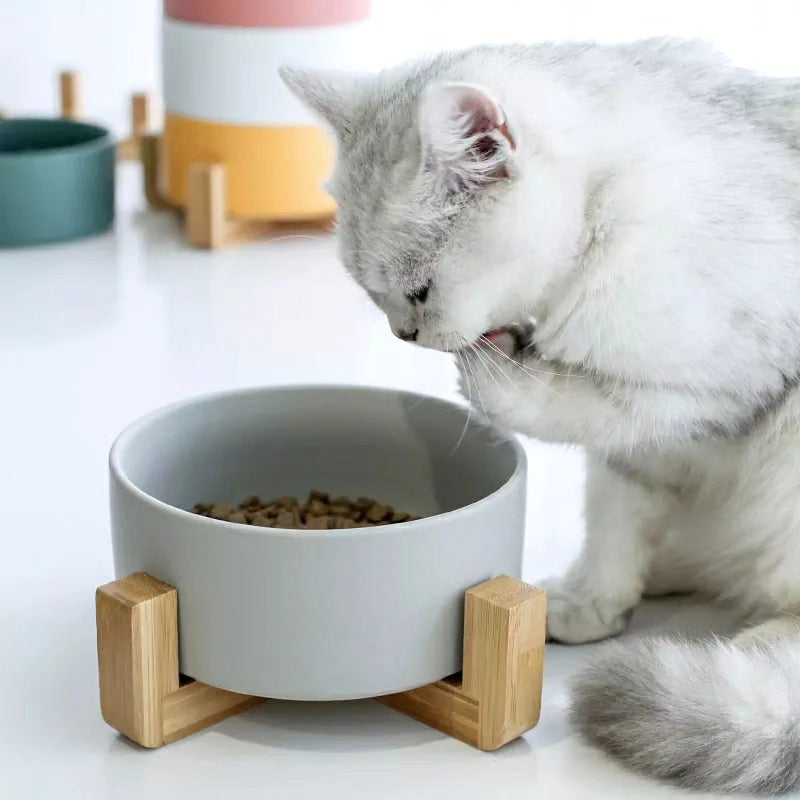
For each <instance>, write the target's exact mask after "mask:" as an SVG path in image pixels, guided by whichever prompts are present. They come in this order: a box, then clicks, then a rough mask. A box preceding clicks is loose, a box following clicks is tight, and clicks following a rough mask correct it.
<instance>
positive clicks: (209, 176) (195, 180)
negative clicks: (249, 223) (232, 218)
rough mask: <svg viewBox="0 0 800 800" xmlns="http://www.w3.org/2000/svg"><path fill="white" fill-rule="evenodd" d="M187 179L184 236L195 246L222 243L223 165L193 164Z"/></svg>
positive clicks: (205, 246)
mask: <svg viewBox="0 0 800 800" xmlns="http://www.w3.org/2000/svg"><path fill="white" fill-rule="evenodd" d="M187 179H188V184H187V192H186V238H187V239H188V240H189V243H190V244H192V245H194V246H195V247H203V248H207V249H212V250H213V249H215V248H217V247H221V246H222V245H223V244H224V243H225V238H226V236H225V233H226V227H227V219H226V212H225V205H226V203H225V195H226V175H225V167H224V165H222V164H192V165H191V166H190V167H189V172H188V175H187Z"/></svg>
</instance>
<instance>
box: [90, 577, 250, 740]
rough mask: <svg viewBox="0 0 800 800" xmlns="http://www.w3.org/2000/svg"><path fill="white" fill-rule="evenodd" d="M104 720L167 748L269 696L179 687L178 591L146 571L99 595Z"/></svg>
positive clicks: (133, 736) (191, 685)
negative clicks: (252, 695) (177, 740)
mask: <svg viewBox="0 0 800 800" xmlns="http://www.w3.org/2000/svg"><path fill="white" fill-rule="evenodd" d="M95 606H96V613H97V659H98V667H99V675H100V708H101V711H102V714H103V719H105V721H106V722H107V723H108V724H109V725H111V726H112V727H113V728H116V729H117V730H118V731H120V733H123V734H125V736H127V737H128V738H129V739H133V741H134V742H137V743H138V744H140V745H142V746H143V747H161V745H163V744H167V743H169V742H174V741H175V740H176V739H180V738H182V737H184V736H186V735H187V734H190V733H194V732H195V731H198V730H200V729H202V728H205V727H207V726H208V725H213V724H214V723H215V722H218V721H220V720H222V719H224V718H225V717H229V716H231V715H233V714H238V713H239V712H240V711H244V709H246V708H249V707H250V706H253V705H255V704H256V703H259V702H261V700H262V698H260V697H251V696H249V695H243V694H236V693H234V692H227V691H225V690H224V689H216V688H214V687H213V686H207V685H206V684H204V683H200V682H199V681H192V682H191V683H188V684H186V685H184V686H180V685H179V675H178V593H177V591H176V590H175V589H174V588H172V587H171V586H168V585H167V584H165V583H162V582H161V581H159V580H156V579H155V578H153V577H151V576H150V575H147V574H145V573H136V574H134V575H129V576H128V577H127V578H124V579H122V580H119V581H114V582H113V583H109V584H106V585H105V586H101V587H100V588H99V589H98V590H97V594H96V598H95Z"/></svg>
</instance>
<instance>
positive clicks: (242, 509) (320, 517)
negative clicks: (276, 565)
mask: <svg viewBox="0 0 800 800" xmlns="http://www.w3.org/2000/svg"><path fill="white" fill-rule="evenodd" d="M192 512H193V513H195V514H200V515H203V516H209V517H213V518H214V519H221V520H227V521H229V522H236V523H238V524H242V525H243V524H248V523H249V524H250V525H257V526H259V527H262V528H272V527H277V528H287V529H289V530H298V529H300V530H303V529H306V530H342V529H346V528H368V527H372V526H374V525H392V524H394V523H397V522H410V521H412V520H415V519H421V517H415V516H414V515H413V514H409V513H408V512H405V511H395V510H394V508H393V507H392V506H390V505H389V504H388V503H387V504H384V503H378V502H377V501H375V500H373V499H372V498H371V497H359V498H358V500H356V501H355V502H353V501H351V500H350V498H348V497H344V496H340V497H337V498H336V499H335V500H333V501H331V500H330V496H329V495H328V493H327V492H321V491H319V490H318V489H312V490H311V492H310V493H309V499H308V502H306V503H301V502H299V501H298V500H297V498H295V497H290V496H289V495H284V496H283V497H278V498H276V499H274V500H269V501H265V500H261V498H260V497H258V495H252V496H250V497H248V498H247V499H246V500H244V501H243V502H242V503H240V504H239V508H238V509H236V508H234V507H233V506H232V505H230V503H197V504H196V505H195V506H193V507H192Z"/></svg>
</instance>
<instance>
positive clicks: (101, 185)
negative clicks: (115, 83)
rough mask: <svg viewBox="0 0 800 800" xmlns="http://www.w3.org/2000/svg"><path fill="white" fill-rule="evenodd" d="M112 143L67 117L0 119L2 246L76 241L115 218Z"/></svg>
mask: <svg viewBox="0 0 800 800" xmlns="http://www.w3.org/2000/svg"><path fill="white" fill-rule="evenodd" d="M114 168H115V151H114V142H113V140H112V137H111V136H110V134H109V132H108V131H107V130H105V129H104V128H101V127H99V126H97V125H89V124H87V123H84V122H75V121H73V120H68V119H7V120H0V247H2V246H6V247H9V246H18V245H28V244H40V243H43V242H53V241H60V240H64V239H75V238H77V237H80V236H87V235H89V234H92V233H100V232H101V231H104V230H106V229H107V228H108V227H109V226H110V225H111V223H112V221H113V219H114Z"/></svg>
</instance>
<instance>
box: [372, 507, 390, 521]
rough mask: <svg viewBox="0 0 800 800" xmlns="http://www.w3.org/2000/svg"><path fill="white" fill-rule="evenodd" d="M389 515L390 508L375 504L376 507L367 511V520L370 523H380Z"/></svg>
mask: <svg viewBox="0 0 800 800" xmlns="http://www.w3.org/2000/svg"><path fill="white" fill-rule="evenodd" d="M389 513H390V510H389V506H382V505H381V504H380V503H375V505H374V506H372V508H371V509H370V510H369V511H367V520H368V521H369V522H380V521H381V520H382V519H385V518H386V517H387V516H388V515H389Z"/></svg>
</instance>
